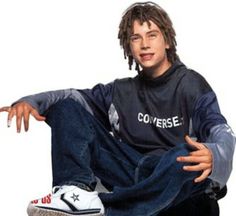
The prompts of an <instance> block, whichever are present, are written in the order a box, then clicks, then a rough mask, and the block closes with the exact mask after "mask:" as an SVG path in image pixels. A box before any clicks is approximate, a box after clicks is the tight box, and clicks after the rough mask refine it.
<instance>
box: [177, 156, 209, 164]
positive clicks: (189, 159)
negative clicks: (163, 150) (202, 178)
mask: <svg viewBox="0 0 236 216" xmlns="http://www.w3.org/2000/svg"><path fill="white" fill-rule="evenodd" d="M177 161H178V162H185V163H210V162H211V158H210V157H209V156H208V155H198V156H191V155H190V156H180V157H178V158H177Z"/></svg>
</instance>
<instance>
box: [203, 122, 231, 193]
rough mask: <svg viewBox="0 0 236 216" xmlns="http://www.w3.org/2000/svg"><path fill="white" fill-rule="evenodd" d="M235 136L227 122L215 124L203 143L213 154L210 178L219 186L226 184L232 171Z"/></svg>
mask: <svg viewBox="0 0 236 216" xmlns="http://www.w3.org/2000/svg"><path fill="white" fill-rule="evenodd" d="M235 141H236V139H235V136H234V134H233V131H232V130H231V128H230V127H229V126H228V125H227V124H220V125H216V126H214V127H213V128H211V130H210V134H209V136H208V138H207V140H206V143H205V145H206V146H207V147H208V148H209V149H210V150H211V152H212V155H213V167H212V173H211V175H210V176H209V178H210V179H212V180H213V181H215V182H217V183H219V185H220V188H222V187H223V186H224V185H226V182H227V181H228V179H229V176H230V174H231V171H232V164H233V154H234V149H235Z"/></svg>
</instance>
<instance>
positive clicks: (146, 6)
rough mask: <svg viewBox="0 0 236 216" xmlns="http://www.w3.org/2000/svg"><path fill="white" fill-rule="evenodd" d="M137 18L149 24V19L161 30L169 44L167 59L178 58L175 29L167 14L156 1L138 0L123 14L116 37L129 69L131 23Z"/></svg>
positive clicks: (130, 58) (173, 60)
mask: <svg viewBox="0 0 236 216" xmlns="http://www.w3.org/2000/svg"><path fill="white" fill-rule="evenodd" d="M135 20H138V21H139V22H140V23H141V24H143V23H144V22H147V23H148V25H149V26H150V25H151V23H150V21H152V22H154V23H155V24H156V25H157V26H158V27H159V28H160V30H161V32H162V34H163V37H164V39H165V42H166V43H167V44H168V45H169V47H170V48H169V49H167V50H166V52H167V58H168V60H169V61H170V62H171V63H173V62H175V61H176V60H177V59H179V57H178V55H177V53H176V45H177V43H176V40H175V35H176V34H175V30H174V28H173V25H172V22H171V20H170V18H169V16H168V14H167V13H166V12H165V11H164V10H163V9H162V8H161V7H160V6H159V5H157V4H156V3H153V2H150V1H148V2H138V3H134V4H132V5H131V6H130V7H129V8H128V9H127V10H126V11H125V12H124V14H123V16H122V19H121V22H120V25H119V33H118V39H119V40H120V45H121V47H122V48H123V49H124V58H125V59H126V58H127V57H128V64H129V69H130V70H131V69H132V65H133V62H134V59H133V56H132V54H131V50H130V36H131V35H132V33H133V23H134V21H135ZM135 70H137V71H138V72H139V71H140V69H139V64H138V63H137V62H136V67H135Z"/></svg>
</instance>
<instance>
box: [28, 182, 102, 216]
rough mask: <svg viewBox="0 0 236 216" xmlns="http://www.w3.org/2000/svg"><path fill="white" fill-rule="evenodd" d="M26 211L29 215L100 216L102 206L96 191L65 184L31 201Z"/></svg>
mask: <svg viewBox="0 0 236 216" xmlns="http://www.w3.org/2000/svg"><path fill="white" fill-rule="evenodd" d="M27 213H28V215H29V216H72V215H73V216H77V215H83V216H102V215H103V214H104V207H103V204H102V202H101V200H100V198H99V197H98V193H97V192H96V191H94V192H88V191H86V190H83V189H80V188H78V187H77V186H68V185H65V186H61V187H55V188H53V192H52V194H49V195H47V196H46V197H44V198H42V199H38V200H34V201H32V202H31V203H30V204H29V205H28V208H27Z"/></svg>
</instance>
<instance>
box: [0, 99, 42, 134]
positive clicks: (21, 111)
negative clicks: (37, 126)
mask: <svg viewBox="0 0 236 216" xmlns="http://www.w3.org/2000/svg"><path fill="white" fill-rule="evenodd" d="M4 111H5V112H8V117H7V126H8V127H10V126H11V121H12V118H13V117H14V116H16V129H17V132H18V133H20V132H21V125H22V119H23V121H24V128H25V131H28V129H29V118H30V115H32V116H34V118H35V119H36V120H38V121H45V120H46V118H45V117H44V116H41V115H39V113H38V111H37V110H36V109H34V108H33V107H32V106H31V105H30V104H28V103H26V102H19V103H17V104H15V105H14V106H12V107H10V106H6V107H2V108H0V112H4Z"/></svg>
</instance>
